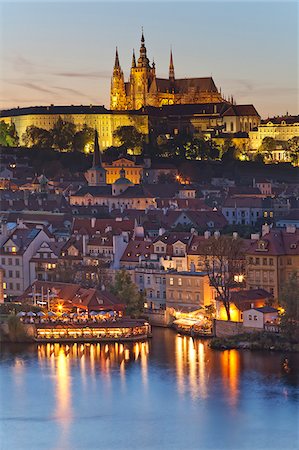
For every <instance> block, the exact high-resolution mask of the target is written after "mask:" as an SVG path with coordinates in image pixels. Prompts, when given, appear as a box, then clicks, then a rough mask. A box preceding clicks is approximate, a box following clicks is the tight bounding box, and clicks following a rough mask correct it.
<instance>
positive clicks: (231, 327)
mask: <svg viewBox="0 0 299 450" xmlns="http://www.w3.org/2000/svg"><path fill="white" fill-rule="evenodd" d="M258 331H264V330H263V329H258V328H252V327H244V326H243V322H231V321H227V320H215V321H214V335H215V336H217V337H229V336H235V335H237V334H242V333H256V332H258Z"/></svg>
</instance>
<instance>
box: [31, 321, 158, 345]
mask: <svg viewBox="0 0 299 450" xmlns="http://www.w3.org/2000/svg"><path fill="white" fill-rule="evenodd" d="M33 326H34V327H35V330H34V340H35V341H36V342H99V341H101V342H122V341H129V342H130V341H142V340H146V339H148V338H149V337H151V326H150V325H149V323H148V322H145V321H143V320H137V319H136V320H129V319H124V320H120V321H115V322H114V321H111V322H103V323H94V322H91V323H83V324H82V323H63V324H57V323H51V322H48V323H36V324H35V325H33Z"/></svg>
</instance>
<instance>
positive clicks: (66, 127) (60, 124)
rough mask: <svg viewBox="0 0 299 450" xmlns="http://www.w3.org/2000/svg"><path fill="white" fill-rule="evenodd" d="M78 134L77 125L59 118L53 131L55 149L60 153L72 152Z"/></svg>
mask: <svg viewBox="0 0 299 450" xmlns="http://www.w3.org/2000/svg"><path fill="white" fill-rule="evenodd" d="M75 133H76V125H75V124H74V123H72V122H66V121H64V120H62V118H61V117H59V118H58V120H57V122H56V123H55V125H54V127H53V128H52V130H51V135H52V138H53V147H54V148H56V149H57V150H60V151H65V150H71V148H72V146H73V142H74V136H75Z"/></svg>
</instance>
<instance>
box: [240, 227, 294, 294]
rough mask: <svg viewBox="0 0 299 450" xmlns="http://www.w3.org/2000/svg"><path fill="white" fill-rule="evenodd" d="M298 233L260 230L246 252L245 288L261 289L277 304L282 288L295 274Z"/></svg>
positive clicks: (288, 230) (291, 229)
mask: <svg viewBox="0 0 299 450" xmlns="http://www.w3.org/2000/svg"><path fill="white" fill-rule="evenodd" d="M298 249H299V230H298V229H296V227H295V226H291V225H290V226H288V227H287V228H286V229H284V230H281V229H270V227H268V229H267V228H266V227H264V232H263V235H262V236H261V238H259V239H257V240H255V241H254V242H253V243H252V244H251V245H250V247H249V248H248V249H247V251H246V272H247V273H246V285H247V287H248V288H250V289H254V288H262V289H265V290H267V291H269V292H271V294H273V297H274V300H278V298H279V295H280V293H281V288H282V286H283V284H284V283H285V282H286V281H287V280H288V279H289V278H290V276H291V275H292V274H293V273H294V272H295V273H297V274H298V273H299V251H298Z"/></svg>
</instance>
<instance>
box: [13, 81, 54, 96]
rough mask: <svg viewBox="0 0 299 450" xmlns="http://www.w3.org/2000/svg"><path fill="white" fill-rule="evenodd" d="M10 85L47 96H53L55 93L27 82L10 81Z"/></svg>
mask: <svg viewBox="0 0 299 450" xmlns="http://www.w3.org/2000/svg"><path fill="white" fill-rule="evenodd" d="M8 83H9V84H13V85H15V86H21V87H24V88H28V89H32V90H33V91H37V92H45V93H47V94H53V91H51V90H50V89H47V88H43V87H41V86H39V85H37V84H35V83H30V82H27V81H8Z"/></svg>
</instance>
